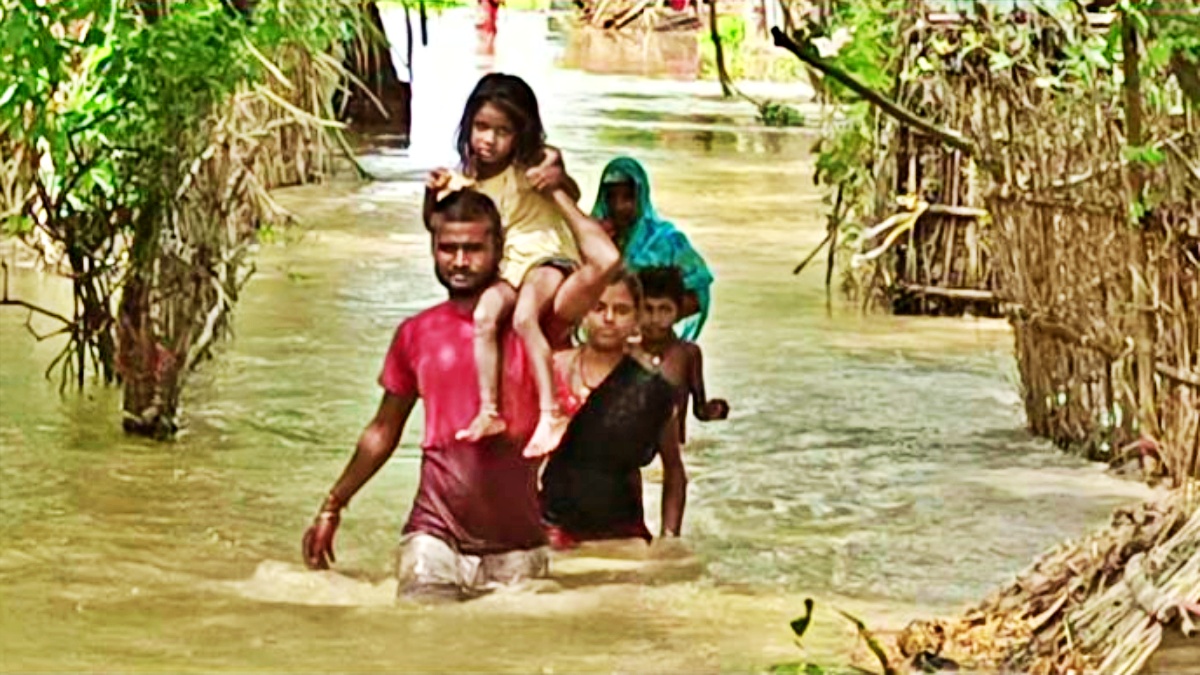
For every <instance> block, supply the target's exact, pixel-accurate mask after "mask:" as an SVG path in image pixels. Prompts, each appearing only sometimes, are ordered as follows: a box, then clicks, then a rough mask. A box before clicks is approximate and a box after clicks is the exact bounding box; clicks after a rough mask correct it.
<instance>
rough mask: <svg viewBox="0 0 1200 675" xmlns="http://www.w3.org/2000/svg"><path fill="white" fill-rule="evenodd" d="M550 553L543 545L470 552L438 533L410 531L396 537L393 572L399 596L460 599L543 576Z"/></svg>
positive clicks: (547, 566) (547, 569) (547, 570)
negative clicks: (435, 534) (449, 541)
mask: <svg viewBox="0 0 1200 675" xmlns="http://www.w3.org/2000/svg"><path fill="white" fill-rule="evenodd" d="M549 562H550V556H549V554H548V553H547V551H546V548H545V547H544V546H543V547H541V548H534V549H528V550H516V551H507V552H504V553H491V554H488V555H471V554H469V553H462V552H460V551H458V550H457V549H456V548H455V547H454V545H453V544H450V543H447V542H446V541H443V540H442V539H439V538H438V537H435V536H432V535H428V534H425V533H423V532H414V533H412V534H406V535H404V538H403V539H401V540H400V552H399V556H398V559H397V569H396V576H397V578H399V580H400V585H399V587H398V588H397V589H396V594H397V595H399V596H401V597H409V598H422V597H427V596H441V597H446V598H450V599H462V598H466V597H471V596H472V595H478V594H479V593H483V592H487V591H489V590H491V589H493V588H495V587H496V586H498V585H500V584H511V583H515V582H517V581H522V580H524V579H535V578H538V577H544V576H546V575H547V574H548V573H549V567H550V565H549Z"/></svg>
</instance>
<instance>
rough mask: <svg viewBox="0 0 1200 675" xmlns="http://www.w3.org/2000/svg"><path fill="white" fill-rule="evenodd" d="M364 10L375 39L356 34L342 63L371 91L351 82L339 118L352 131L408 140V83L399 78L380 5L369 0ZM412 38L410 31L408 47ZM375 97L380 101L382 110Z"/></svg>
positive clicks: (409, 102)
mask: <svg viewBox="0 0 1200 675" xmlns="http://www.w3.org/2000/svg"><path fill="white" fill-rule="evenodd" d="M364 11H365V13H366V17H365V18H366V20H367V21H369V22H370V23H371V25H372V26H374V29H375V31H376V35H377V37H378V39H375V40H371V39H370V38H365V37H358V38H356V39H354V40H353V41H351V42H350V43H349V44H347V45H346V61H345V64H344V65H345V66H346V69H347V70H349V71H350V72H351V73H353V74H354V76H355V77H357V78H358V79H359V80H361V81H362V83H363V84H365V85H366V87H367V89H368V90H370V94H367V93H366V92H364V91H362V90H361V88H359V87H358V86H357V85H355V84H351V85H350V87H349V92H348V96H347V99H346V101H345V106H344V107H343V108H342V110H341V114H340V117H341V118H342V119H343V120H345V121H346V122H348V123H349V124H350V126H351V128H353V129H354V130H355V131H359V132H363V133H373V134H388V135H394V136H398V137H403V138H404V139H406V140H407V139H408V137H409V133H410V131H411V124H412V122H411V114H410V109H411V108H410V106H411V104H412V88H411V84H410V83H408V82H402V81H400V77H399V76H398V75H397V72H396V65H395V63H394V62H393V60H392V52H391V46H390V44H389V43H388V40H387V33H385V32H384V29H383V19H382V18H381V17H380V15H379V7H378V6H377V5H376V3H375V2H368V3H366V6H365V10H364ZM412 38H413V36H412V35H411V34H410V35H409V36H408V39H409V43H410V46H411V42H412ZM372 97H374V98H372ZM376 99H378V102H379V103H381V104H382V107H383V109H382V110H381V109H380V105H379V103H376Z"/></svg>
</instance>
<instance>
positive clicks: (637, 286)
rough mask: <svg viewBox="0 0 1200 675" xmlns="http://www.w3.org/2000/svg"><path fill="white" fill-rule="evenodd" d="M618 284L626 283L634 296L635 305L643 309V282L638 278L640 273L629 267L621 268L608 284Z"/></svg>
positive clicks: (626, 286) (638, 308)
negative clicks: (635, 272)
mask: <svg viewBox="0 0 1200 675" xmlns="http://www.w3.org/2000/svg"><path fill="white" fill-rule="evenodd" d="M617 284H624V285H625V288H627V289H629V294H630V295H632V296H633V306H634V307H635V308H637V311H639V312H640V311H642V297H643V296H642V282H641V281H639V280H638V275H636V274H634V273H633V272H630V271H629V270H628V269H621V271H620V272H618V273H617V276H616V277H614V278H613V280H612V281H610V282H609V284H608V285H609V286H616V285H617Z"/></svg>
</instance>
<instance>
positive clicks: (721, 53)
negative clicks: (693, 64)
mask: <svg viewBox="0 0 1200 675" xmlns="http://www.w3.org/2000/svg"><path fill="white" fill-rule="evenodd" d="M708 31H709V34H710V35H712V41H713V49H714V51H715V58H716V61H717V79H719V80H720V81H721V96H724V97H725V98H729V97H731V96H733V88H732V87H730V86H729V83H730V82H731V81H732V80H730V79H729V73H728V72H726V70H725V50H724V49H722V47H721V33H720V31H719V30H718V26H717V0H708Z"/></svg>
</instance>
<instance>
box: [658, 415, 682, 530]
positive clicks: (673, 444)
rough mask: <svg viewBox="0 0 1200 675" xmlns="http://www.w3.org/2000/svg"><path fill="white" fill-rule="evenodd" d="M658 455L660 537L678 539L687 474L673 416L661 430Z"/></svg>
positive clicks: (677, 427) (676, 422) (677, 424)
mask: <svg viewBox="0 0 1200 675" xmlns="http://www.w3.org/2000/svg"><path fill="white" fill-rule="evenodd" d="M676 414H679V413H678V412H676ZM659 454H660V455H661V456H662V464H663V488H662V489H663V491H662V533H661V535H660V536H663V537H678V536H679V533H680V532H681V531H682V530H683V509H684V507H685V506H687V472H686V471H685V470H684V468H683V455H682V453H680V451H679V422H678V421H677V420H676V419H675V417H674V416H672V417H671V420H670V421H669V422H667V424H666V426H665V427H664V428H663V435H662V440H661V441H660V442H659Z"/></svg>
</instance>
